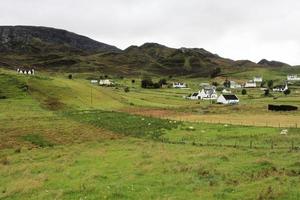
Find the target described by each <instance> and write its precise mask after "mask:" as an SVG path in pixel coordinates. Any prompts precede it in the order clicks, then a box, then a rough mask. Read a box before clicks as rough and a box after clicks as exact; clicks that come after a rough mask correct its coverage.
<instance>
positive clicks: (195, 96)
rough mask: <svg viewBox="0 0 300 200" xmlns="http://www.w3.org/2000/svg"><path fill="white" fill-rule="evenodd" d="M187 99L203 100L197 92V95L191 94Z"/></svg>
mask: <svg viewBox="0 0 300 200" xmlns="http://www.w3.org/2000/svg"><path fill="white" fill-rule="evenodd" d="M187 98H188V99H191V100H199V99H201V97H200V94H199V92H195V93H193V94H191V95H190V96H188V97H187Z"/></svg>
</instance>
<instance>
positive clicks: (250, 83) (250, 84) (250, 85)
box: [244, 80, 256, 88]
mask: <svg viewBox="0 0 300 200" xmlns="http://www.w3.org/2000/svg"><path fill="white" fill-rule="evenodd" d="M244 88H256V82H254V81H252V80H251V81H247V82H246V83H245V85H244Z"/></svg>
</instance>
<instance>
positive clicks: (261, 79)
mask: <svg viewBox="0 0 300 200" xmlns="http://www.w3.org/2000/svg"><path fill="white" fill-rule="evenodd" d="M253 82H255V83H261V82H263V78H262V77H261V76H255V77H253Z"/></svg>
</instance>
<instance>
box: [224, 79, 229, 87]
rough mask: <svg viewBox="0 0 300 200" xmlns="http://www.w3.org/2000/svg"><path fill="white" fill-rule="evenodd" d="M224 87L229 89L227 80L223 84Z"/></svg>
mask: <svg viewBox="0 0 300 200" xmlns="http://www.w3.org/2000/svg"><path fill="white" fill-rule="evenodd" d="M223 85H224V87H226V88H230V81H229V80H227V79H226V80H225V81H224V83H223Z"/></svg>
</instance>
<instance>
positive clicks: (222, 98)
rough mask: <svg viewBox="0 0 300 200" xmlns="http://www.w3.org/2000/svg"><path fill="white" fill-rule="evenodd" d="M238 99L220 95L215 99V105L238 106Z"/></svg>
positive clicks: (229, 95)
mask: <svg viewBox="0 0 300 200" xmlns="http://www.w3.org/2000/svg"><path fill="white" fill-rule="evenodd" d="M239 102H240V100H239V98H238V97H237V96H236V95H234V94H222V95H220V96H219V98H218V99H217V103H220V104H238V103H239Z"/></svg>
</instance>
